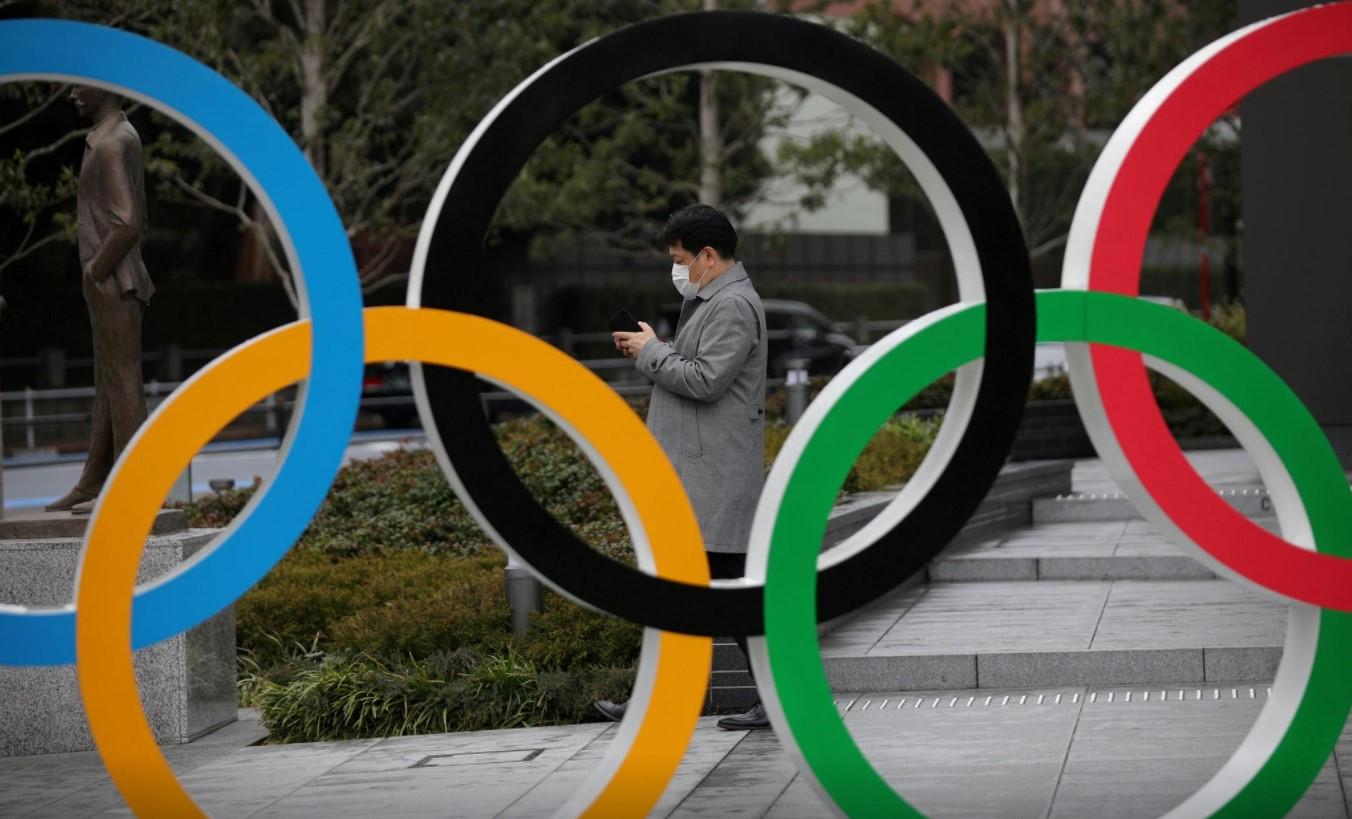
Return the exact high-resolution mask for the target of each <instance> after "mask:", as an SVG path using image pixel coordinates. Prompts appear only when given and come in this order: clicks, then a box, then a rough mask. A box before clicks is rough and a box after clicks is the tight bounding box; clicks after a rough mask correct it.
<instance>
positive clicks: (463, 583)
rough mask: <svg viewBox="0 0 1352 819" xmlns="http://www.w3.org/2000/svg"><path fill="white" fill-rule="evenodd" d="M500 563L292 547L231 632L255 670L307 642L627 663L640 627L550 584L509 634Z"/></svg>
mask: <svg viewBox="0 0 1352 819" xmlns="http://www.w3.org/2000/svg"><path fill="white" fill-rule="evenodd" d="M504 562H505V561H504V560H503V557H502V555H501V554H500V553H492V554H484V555H480V556H477V557H472V558H457V557H452V556H449V555H434V554H426V553H421V552H394V553H389V554H383V555H356V556H352V557H346V558H342V559H335V558H331V557H328V556H326V555H322V554H318V553H314V552H298V553H293V554H291V555H288V556H287V557H286V559H285V560H283V561H282V562H281V563H280V564H279V565H278V566H277V567H276V568H275V569H273V570H272V572H271V573H269V574H268V576H267V577H265V578H264V579H263V581H262V582H261V583H259V584H258V586H257V587H255V588H254V589H253V590H251V591H250V592H249V593H248V594H246V595H244V597H242V598H241V599H240V601H239V603H238V604H237V605H236V609H235V616H236V639H237V641H238V643H239V646H240V648H241V649H242V650H244V651H245V652H247V654H248V656H249V657H250V658H251V659H252V662H253V663H254V664H255V665H256V666H258V667H259V668H261V669H270V668H271V667H273V666H274V665H278V664H285V663H286V662H288V661H291V662H294V661H295V658H296V656H297V655H298V654H299V653H303V650H305V649H306V647H308V649H309V650H310V651H318V652H334V651H336V652H347V653H366V654H371V655H373V656H379V657H384V658H387V659H395V660H398V659H400V658H404V657H409V656H413V657H426V656H430V655H432V654H435V653H437V652H439V651H453V650H456V649H459V648H464V647H468V648H474V649H475V650H478V651H480V652H483V653H493V652H502V651H507V650H509V649H511V650H513V651H518V652H520V654H521V655H522V656H523V657H525V658H527V659H529V660H530V661H531V662H534V663H536V664H537V665H539V666H541V667H544V668H550V669H555V668H561V669H575V668H579V667H581V666H585V665H593V664H595V665H615V666H627V665H632V664H633V662H634V661H635V659H636V658H637V656H638V645H639V639H640V637H641V634H642V630H641V628H640V627H639V626H637V625H635V624H633V623H629V622H627V621H624V620H619V619H617V618H614V617H610V616H608V615H604V614H600V613H597V612H594V611H591V610H589V609H585V608H582V607H581V606H578V605H577V604H575V603H573V602H571V601H569V600H567V599H566V598H564V597H561V596H559V595H557V594H554V593H553V592H546V595H545V610H544V612H543V613H540V614H535V615H532V618H533V622H532V626H531V630H530V631H529V633H528V634H527V635H526V636H525V637H522V638H515V637H513V636H512V634H511V626H510V624H511V615H510V612H509V610H508V607H507V602H506V596H505V594H504V592H503V573H502V567H503V564H504ZM266 673H267V675H268V676H272V672H271V670H269V671H267V672H266Z"/></svg>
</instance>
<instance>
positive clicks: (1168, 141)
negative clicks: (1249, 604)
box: [1088, 2, 1352, 611]
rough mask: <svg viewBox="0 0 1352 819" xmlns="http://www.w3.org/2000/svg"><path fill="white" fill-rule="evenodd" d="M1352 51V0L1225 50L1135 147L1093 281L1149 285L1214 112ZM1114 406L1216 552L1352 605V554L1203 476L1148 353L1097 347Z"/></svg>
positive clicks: (1112, 195)
mask: <svg viewBox="0 0 1352 819" xmlns="http://www.w3.org/2000/svg"><path fill="white" fill-rule="evenodd" d="M1348 52H1352V3H1347V2H1344V3H1337V4H1332V5H1327V6H1318V7H1315V8H1311V9H1306V10H1302V11H1298V12H1294V13H1292V14H1288V15H1286V16H1283V17H1279V18H1275V19H1273V20H1270V21H1267V22H1265V23H1261V24H1258V25H1256V26H1254V27H1253V28H1252V29H1251V30H1250V31H1248V32H1246V33H1243V34H1241V35H1239V36H1237V37H1236V39H1234V40H1233V41H1232V42H1230V43H1228V44H1226V45H1225V46H1223V47H1221V49H1220V50H1219V51H1217V52H1216V53H1215V54H1213V55H1211V56H1210V57H1209V58H1207V59H1206V60H1205V61H1203V62H1202V63H1201V64H1199V65H1198V66H1196V68H1195V69H1194V70H1193V71H1192V72H1191V73H1190V74H1189V75H1188V76H1187V77H1186V78H1184V79H1183V80H1182V81H1181V82H1180V83H1179V84H1178V86H1177V87H1176V88H1175V89H1174V90H1173V91H1172V92H1171V93H1169V94H1168V96H1167V97H1166V98H1165V99H1164V100H1162V101H1161V102H1160V103H1159V105H1158V107H1157V108H1156V109H1155V111H1154V112H1153V113H1152V114H1151V115H1150V118H1149V120H1148V121H1147V122H1146V124H1145V125H1144V127H1142V129H1141V131H1140V133H1139V134H1138V135H1137V137H1136V139H1135V140H1134V141H1133V143H1132V144H1131V146H1130V148H1129V149H1128V150H1127V153H1126V156H1125V157H1124V158H1123V160H1122V163H1121V165H1120V166H1119V167H1118V169H1117V172H1116V174H1115V177H1114V179H1113V181H1112V185H1111V187H1110V189H1109V191H1108V194H1107V196H1106V198H1105V200H1104V204H1103V209H1102V211H1101V213H1100V216H1099V223H1098V226H1097V229H1096V232H1095V236H1094V244H1093V252H1092V256H1091V258H1090V266H1089V280H1088V281H1089V283H1088V289H1089V290H1101V291H1107V292H1112V293H1121V294H1125V295H1130V296H1136V295H1139V294H1140V268H1141V261H1142V257H1143V256H1144V251H1145V243H1146V237H1147V234H1148V233H1149V230H1150V223H1151V221H1152V220H1153V219H1154V215H1155V211H1156V209H1157V207H1158V204H1159V201H1160V197H1161V196H1162V195H1163V192H1164V189H1165V186H1166V185H1167V184H1168V182H1169V179H1170V177H1171V176H1172V175H1173V173H1174V171H1175V169H1176V168H1177V167H1178V165H1179V163H1180V162H1181V161H1182V159H1183V157H1184V155H1185V154H1186V153H1187V151H1188V150H1189V148H1191V147H1192V145H1193V143H1194V142H1195V141H1196V140H1197V138H1198V137H1199V136H1200V135H1201V134H1202V133H1203V132H1204V131H1205V129H1206V128H1207V127H1208V126H1209V125H1210V124H1211V122H1212V121H1213V120H1215V119H1216V118H1217V117H1219V116H1220V115H1221V114H1222V113H1224V112H1225V111H1226V110H1227V109H1228V108H1229V107H1230V106H1231V105H1233V104H1234V103H1235V102H1237V101H1238V100H1239V99H1240V98H1241V97H1242V96H1244V95H1245V94H1247V93H1248V92H1249V91H1252V90H1253V89H1254V88H1257V87H1258V86H1259V85H1262V84H1263V83H1265V82H1267V81H1269V80H1271V79H1273V78H1275V77H1277V76H1279V75H1281V74H1284V73H1286V72H1288V71H1291V70H1292V69H1295V68H1298V67H1300V66H1302V65H1305V64H1307V63H1312V62H1315V61H1316V60H1320V59H1324V58H1326V57H1332V56H1336V55H1340V54H1346V53H1348ZM1090 359H1091V362H1092V366H1093V371H1094V378H1095V382H1096V384H1097V387H1098V391H1099V395H1100V397H1101V400H1102V406H1103V412H1104V414H1105V416H1106V418H1107V420H1108V424H1109V426H1110V427H1111V429H1112V431H1113V434H1114V435H1115V436H1116V437H1117V441H1118V445H1119V446H1120V447H1121V450H1122V453H1123V455H1124V456H1125V457H1126V459H1127V461H1128V463H1129V464H1130V465H1131V468H1132V469H1133V470H1134V471H1135V473H1136V475H1137V476H1138V478H1139V479H1140V481H1141V484H1142V486H1144V487H1146V490H1147V492H1149V494H1150V496H1151V498H1152V499H1153V500H1154V501H1155V503H1156V504H1158V505H1159V507H1160V509H1161V510H1162V511H1163V512H1164V514H1165V515H1167V516H1168V517H1169V518H1170V519H1172V521H1173V522H1174V524H1175V525H1177V526H1178V527H1179V529H1181V530H1182V531H1183V533H1184V534H1186V535H1187V536H1188V537H1189V538H1190V539H1191V540H1192V541H1193V542H1194V543H1196V544H1197V545H1198V546H1199V547H1200V548H1202V549H1204V550H1205V551H1206V552H1207V553H1208V554H1210V555H1211V556H1212V557H1214V558H1215V559H1217V560H1219V561H1220V562H1221V563H1223V564H1225V565H1226V566H1227V567H1229V568H1230V569H1232V570H1234V571H1235V572H1237V573H1239V574H1241V575H1243V576H1244V577H1246V578H1248V579H1249V580H1251V581H1254V582H1257V583H1260V584H1261V585H1263V586H1266V587H1268V588H1269V589H1271V590H1273V591H1276V592H1278V593H1280V594H1283V595H1286V596H1288V597H1292V598H1295V599H1298V600H1301V601H1304V602H1307V603H1312V604H1314V605H1320V606H1326V607H1329V608H1336V609H1340V610H1343V611H1352V560H1349V559H1346V558H1340V557H1336V556H1333V555H1328V554H1317V553H1315V552H1311V551H1309V550H1307V549H1302V548H1300V547H1299V546H1296V545H1294V544H1292V543H1289V542H1288V541H1286V540H1284V539H1282V538H1280V537H1277V536H1276V535H1273V534H1272V533H1270V532H1268V531H1267V530H1265V529H1263V528H1262V527H1261V526H1259V525H1258V524H1256V523H1254V522H1253V521H1250V520H1249V519H1248V518H1245V517H1244V516H1243V515H1242V514H1240V513H1239V512H1238V511H1236V510H1235V509H1234V508H1233V507H1231V506H1230V505H1229V504H1227V503H1226V502H1225V501H1223V500H1221V498H1220V497H1219V496H1218V495H1217V494H1216V492H1215V491H1214V490H1213V489H1211V488H1210V487H1209V486H1207V484H1206V483H1205V482H1204V481H1203V480H1202V478H1201V476H1199V475H1198V474H1197V472H1196V470H1194V469H1193V467H1192V465H1191V464H1190V463H1189V462H1188V460H1187V459H1186V458H1185V457H1183V452H1182V450H1181V449H1180V448H1179V446H1178V442H1177V441H1175V440H1174V437H1173V435H1172V434H1171V433H1170V432H1169V429H1168V427H1167V426H1166V425H1165V423H1164V419H1163V417H1162V416H1161V414H1160V410H1159V406H1158V405H1157V404H1156V403H1155V399H1154V395H1153V393H1152V391H1151V389H1150V384H1149V381H1148V380H1147V378H1146V370H1145V363H1144V361H1143V360H1142V357H1141V355H1140V354H1139V353H1135V352H1131V351H1127V350H1120V349H1117V348H1112V347H1105V346H1102V345H1090Z"/></svg>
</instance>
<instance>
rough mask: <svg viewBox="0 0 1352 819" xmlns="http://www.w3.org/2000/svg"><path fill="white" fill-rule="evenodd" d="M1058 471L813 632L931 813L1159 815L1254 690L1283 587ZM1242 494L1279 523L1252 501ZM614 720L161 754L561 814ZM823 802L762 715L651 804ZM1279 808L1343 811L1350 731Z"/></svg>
mask: <svg viewBox="0 0 1352 819" xmlns="http://www.w3.org/2000/svg"><path fill="white" fill-rule="evenodd" d="M1192 458H1193V461H1194V464H1195V465H1197V467H1198V468H1199V470H1200V471H1201V472H1202V473H1203V475H1204V476H1205V477H1206V478H1207V479H1208V481H1209V482H1211V483H1212V484H1213V486H1216V487H1217V488H1218V489H1224V490H1225V491H1231V490H1234V491H1235V492H1236V493H1238V494H1236V495H1235V497H1237V498H1241V499H1243V498H1249V499H1250V500H1251V499H1252V498H1253V497H1254V495H1253V494H1252V493H1255V492H1261V485H1259V484H1258V480H1257V475H1256V473H1254V472H1253V470H1252V465H1251V464H1249V463H1248V461H1247V458H1245V457H1244V456H1243V454H1242V453H1239V452H1235V451H1229V452H1219V453H1202V454H1201V455H1193V456H1192ZM1073 474H1074V490H1075V496H1074V497H1073V498H1063V499H1062V500H1063V501H1065V502H1068V503H1071V504H1072V505H1073V506H1074V508H1073V509H1072V508H1069V507H1067V508H1066V509H1061V510H1058V509H1055V508H1052V509H1049V510H1047V512H1046V514H1045V515H1044V516H1043V520H1042V521H1041V522H1034V523H1030V524H1027V525H1022V526H1016V527H1012V528H1009V529H1006V530H1004V531H999V532H994V533H992V532H986V533H985V534H983V535H981V536H980V537H975V538H969V539H966V540H964V541H962V542H959V543H958V544H956V545H955V546H953V547H951V548H950V549H949V550H947V551H946V552H945V553H944V554H943V555H941V556H940V557H939V558H938V559H936V561H935V562H934V563H933V564H932V565H931V566H930V567H929V570H928V572H927V575H926V577H925V578H924V582H921V583H918V584H914V585H911V586H909V587H907V588H904V589H902V590H899V591H897V592H895V593H893V594H891V595H889V596H888V597H886V598H884V599H882V600H880V601H878V602H876V603H875V604H873V605H871V606H869V607H867V608H866V609H864V610H862V611H860V612H858V613H856V614H855V615H854V616H853V617H851V618H849V619H848V620H846V621H844V622H842V623H837V624H835V627H834V628H833V629H832V630H831V631H830V632H829V633H827V634H826V635H825V636H824V637H823V640H822V645H823V654H824V662H825V665H826V669H827V674H828V677H829V678H830V679H831V681H832V686H833V690H835V691H836V697H837V707H838V708H839V709H840V711H841V712H842V714H843V717H844V720H845V724H846V725H847V726H848V727H849V728H850V730H851V731H852V732H853V734H854V736H855V738H856V739H857V741H858V742H859V744H860V746H861V747H862V748H863V750H864V752H865V753H866V755H867V756H868V758H869V759H870V760H871V761H872V762H873V764H874V765H875V766H876V767H877V768H878V770H879V771H880V773H881V774H882V775H883V776H884V777H885V778H886V779H887V780H888V781H889V782H890V783H892V784H893V785H894V786H895V787H896V788H898V790H899V791H900V792H901V793H902V794H903V795H904V796H906V798H907V799H909V800H910V801H911V802H912V803H913V804H914V805H916V806H917V807H918V808H919V809H921V810H922V811H924V812H926V813H930V814H933V815H936V816H952V817H987V816H988V817H1079V816H1095V817H1148V816H1155V815H1159V814H1161V813H1163V812H1165V811H1167V810H1168V809H1169V808H1171V807H1172V806H1174V805H1177V804H1178V803H1179V802H1180V801H1182V800H1183V799H1185V798H1186V797H1187V796H1188V795H1190V794H1191V793H1193V792H1194V791H1195V790H1196V789H1197V788H1198V787H1199V786H1200V785H1202V784H1203V783H1204V782H1205V781H1206V780H1207V779H1208V778H1209V777H1210V776H1211V775H1212V774H1214V773H1215V772H1216V771H1217V770H1218V769H1219V768H1220V766H1221V765H1222V764H1223V763H1224V761H1225V760H1226V759H1227V758H1229V756H1230V755H1231V753H1232V752H1233V751H1234V749H1235V748H1236V747H1237V746H1238V744H1239V742H1240V741H1241V739H1242V738H1243V737H1244V736H1245V735H1246V733H1247V732H1248V730H1249V728H1250V727H1251V726H1252V724H1253V722H1254V720H1255V719H1256V717H1257V715H1258V713H1259V711H1260V709H1262V707H1263V706H1264V704H1265V703H1266V702H1267V701H1268V697H1269V689H1268V686H1269V684H1270V681H1271V679H1272V677H1273V673H1274V671H1275V669H1276V667H1277V664H1278V662H1279V661H1280V659H1281V652H1282V642H1283V639H1284V635H1285V627H1286V615H1287V611H1288V608H1287V605H1286V604H1285V603H1283V602H1281V601H1279V600H1277V599H1275V598H1272V597H1270V596H1268V595H1266V594H1264V593H1262V592H1259V591H1256V590H1252V589H1249V588H1245V587H1242V586H1240V585H1238V584H1235V583H1232V582H1230V581H1228V580H1223V579H1220V578H1217V577H1216V576H1215V575H1213V574H1212V573H1211V572H1210V571H1209V570H1207V569H1206V568H1204V567H1202V566H1201V565H1199V564H1197V563H1196V562H1194V561H1193V560H1192V559H1191V558H1190V557H1188V556H1187V555H1186V554H1184V553H1183V552H1182V551H1180V550H1179V549H1178V548H1176V547H1174V546H1173V545H1171V544H1169V543H1168V542H1166V541H1165V540H1164V538H1163V537H1162V536H1161V535H1159V534H1158V533H1156V532H1155V531H1153V529H1152V528H1151V527H1150V526H1149V525H1148V524H1147V523H1146V522H1145V521H1143V520H1140V519H1139V518H1135V517H1133V516H1130V515H1128V516H1123V515H1122V514H1121V509H1120V504H1118V501H1119V500H1120V499H1117V498H1114V497H1111V495H1112V494H1113V493H1115V492H1116V488H1115V487H1113V486H1112V485H1111V482H1110V481H1109V480H1108V478H1107V476H1106V474H1105V473H1103V471H1102V468H1101V466H1100V465H1099V464H1097V462H1084V463H1081V464H1078V465H1077V466H1076V468H1075V470H1074V473H1073ZM1245 492H1248V493H1249V494H1244V493H1245ZM1050 500H1052V501H1054V500H1055V499H1050ZM1252 510H1256V511H1257V512H1259V513H1260V514H1258V515H1257V516H1256V517H1255V520H1256V521H1257V522H1258V523H1259V524H1261V525H1264V526H1268V527H1274V526H1275V523H1274V521H1273V520H1272V519H1270V518H1268V517H1264V516H1263V515H1262V514H1261V512H1262V511H1263V507H1262V505H1261V504H1260V505H1253V506H1252ZM1063 512H1064V514H1062V513H1063ZM1058 515H1059V516H1060V518H1058ZM1099 517H1108V518H1114V519H1106V520H1100V519H1096V518H1099ZM1061 518H1069V519H1068V520H1066V519H1061ZM1049 521H1050V522H1049ZM747 682H748V683H749V680H748V681H747ZM614 732H615V731H614V727H613V726H612V725H610V724H606V723H594V724H587V725H578V726H564V727H551V728H532V729H516V730H507V731H482V732H474V733H459V734H439V735H427V736H417V737H403V738H389V739H375V740H363V741H353V742H327V743H313V744H295V745H260V744H256V743H258V742H259V741H261V740H262V739H263V738H264V735H265V732H264V731H263V730H262V729H261V728H260V727H259V726H258V723H257V719H256V717H255V716H253V715H251V713H250V712H242V719H241V720H240V721H239V722H237V723H235V724H233V725H231V726H228V727H227V728H225V729H222V730H220V731H217V732H216V733H214V734H211V735H209V736H207V737H205V738H203V739H201V740H198V741H197V742H194V743H191V744H189V745H184V746H176V747H170V748H167V749H166V752H167V754H168V756H169V759H170V761H171V762H172V763H173V765H174V767H175V769H176V770H177V771H178V772H179V774H180V776H181V777H182V780H183V782H184V784H185V786H186V787H187V789H188V791H189V793H191V794H192V795H193V797H194V798H195V799H197V800H198V802H199V803H200V804H201V805H202V806H203V807H204V808H205V809H206V810H207V812H208V813H210V814H211V815H212V816H221V817H226V816H229V817H245V816H260V817H262V816H273V817H284V816H325V817H331V816H353V817H355V816H391V817H424V816H426V817H432V816H442V817H444V816H466V817H471V816H474V817H478V816H522V817H524V816H546V815H549V814H550V813H551V812H552V811H553V810H555V809H557V807H558V806H559V805H560V804H562V803H563V801H565V799H566V797H567V795H568V794H570V793H571V792H572V790H573V789H574V788H575V787H576V786H577V785H578V784H579V783H580V782H581V781H582V780H583V779H584V778H585V777H586V776H587V774H588V773H589V772H590V770H591V769H592V767H593V765H594V763H595V761H596V760H597V759H599V758H600V756H601V755H602V754H603V753H604V751H605V749H606V747H607V745H608V743H609V742H610V741H611V737H612V736H613V735H614ZM119 812H121V813H124V814H125V812H126V809H125V807H124V806H123V804H122V802H121V801H120V799H119V798H118V796H117V794H116V793H115V791H114V790H113V789H112V787H111V785H110V784H109V782H108V780H107V777H106V775H105V774H104V772H103V768H102V766H101V763H100V762H99V760H98V758H97V756H96V755H95V754H93V753H79V754H60V755H50V756H32V757H18V758H10V759H0V816H31V817H69V816H97V815H103V814H105V813H119ZM825 813H826V809H825V806H824V805H823V804H822V803H821V802H820V801H819V799H818V797H817V796H816V794H815V793H814V792H813V790H812V789H811V787H810V786H809V784H808V783H807V782H806V781H805V780H804V779H803V777H802V776H800V775H798V774H797V772H796V771H795V769H794V767H793V765H792V763H791V762H790V761H789V759H788V758H787V756H786V755H785V753H784V752H783V750H782V749H781V748H780V746H779V744H778V742H777V740H776V739H775V735H774V733H773V732H771V731H757V732H752V733H734V732H726V731H721V730H719V729H718V728H717V727H716V726H715V725H714V719H713V718H706V719H703V720H702V721H701V723H700V728H699V730H698V731H697V733H696V736H695V739H694V742H693V744H692V746H691V748H690V750H689V752H688V753H687V754H686V757H685V760H684V762H683V764H682V766H681V769H680V772H679V773H678V775H677V776H676V778H675V780H674V781H673V782H672V783H671V785H670V787H669V788H668V789H667V791H666V794H665V795H664V797H663V799H662V802H661V804H660V805H659V806H658V809H657V811H656V814H657V815H661V816H697V815H699V816H769V817H809V816H812V817H815V816H821V815H824V814H825ZM1293 815H1295V816H1301V817H1343V818H1344V819H1346V818H1347V817H1349V816H1352V726H1345V727H1344V730H1343V733H1342V738H1341V742H1340V744H1339V746H1338V749H1337V751H1336V752H1335V753H1334V755H1333V756H1332V757H1331V758H1330V759H1329V760H1328V762H1327V763H1326V765H1325V766H1324V769H1323V772H1322V773H1321V774H1320V776H1319V778H1318V779H1317V781H1316V782H1315V784H1314V786H1313V787H1312V788H1311V789H1310V790H1309V792H1308V793H1307V794H1306V796H1305V798H1304V800H1303V801H1302V802H1301V803H1300V805H1299V806H1298V807H1297V809H1296V810H1295V812H1294V813H1293Z"/></svg>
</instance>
